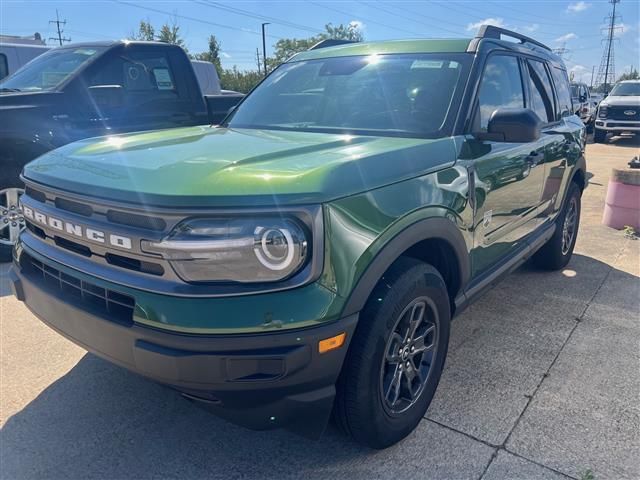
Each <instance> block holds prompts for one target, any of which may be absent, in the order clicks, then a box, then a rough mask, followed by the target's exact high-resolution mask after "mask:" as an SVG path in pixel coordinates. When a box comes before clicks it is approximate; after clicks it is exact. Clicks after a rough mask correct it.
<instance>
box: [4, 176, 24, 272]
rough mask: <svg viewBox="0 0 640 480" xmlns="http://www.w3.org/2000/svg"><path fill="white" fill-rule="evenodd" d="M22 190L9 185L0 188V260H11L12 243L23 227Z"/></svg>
mask: <svg viewBox="0 0 640 480" xmlns="http://www.w3.org/2000/svg"><path fill="white" fill-rule="evenodd" d="M23 192H24V190H22V189H21V188H17V187H9V188H5V189H4V190H0V262H9V261H11V251H12V249H13V244H14V243H16V241H17V240H18V236H19V235H20V232H21V231H22V229H23V228H24V217H23V216H22V211H21V209H20V196H21V195H22V193H23Z"/></svg>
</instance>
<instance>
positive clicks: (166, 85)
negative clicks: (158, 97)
mask: <svg viewBox="0 0 640 480" xmlns="http://www.w3.org/2000/svg"><path fill="white" fill-rule="evenodd" d="M153 76H154V77H155V79H156V85H158V90H173V82H172V81H171V75H170V74H169V69H168V68H154V69H153Z"/></svg>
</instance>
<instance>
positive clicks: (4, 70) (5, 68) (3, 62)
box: [0, 53, 9, 80]
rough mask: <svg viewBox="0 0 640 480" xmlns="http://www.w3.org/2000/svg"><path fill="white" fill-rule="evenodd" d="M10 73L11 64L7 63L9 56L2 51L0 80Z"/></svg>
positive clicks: (0, 54) (0, 56) (0, 55)
mask: <svg viewBox="0 0 640 480" xmlns="http://www.w3.org/2000/svg"><path fill="white" fill-rule="evenodd" d="M7 75H9V65H8V64H7V56H6V55H5V54H4V53H0V80H2V79H3V78H4V77H6V76H7Z"/></svg>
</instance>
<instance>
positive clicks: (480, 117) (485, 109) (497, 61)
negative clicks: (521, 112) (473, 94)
mask: <svg viewBox="0 0 640 480" xmlns="http://www.w3.org/2000/svg"><path fill="white" fill-rule="evenodd" d="M500 107H505V108H522V107H524V93H523V90H522V79H521V76H520V67H519V65H518V59H517V58H516V57H514V56H511V55H493V56H491V57H489V59H488V60H487V63H486V65H485V67H484V72H483V73H482V79H481V80H480V90H479V93H478V110H477V113H476V115H475V117H476V118H475V122H474V123H475V125H476V127H479V129H480V131H486V130H487V125H488V123H489V118H490V117H491V114H492V113H493V112H494V111H495V110H497V109H498V108H500ZM474 131H476V132H477V131H478V128H474Z"/></svg>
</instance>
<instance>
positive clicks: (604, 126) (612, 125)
mask: <svg viewBox="0 0 640 480" xmlns="http://www.w3.org/2000/svg"><path fill="white" fill-rule="evenodd" d="M596 128H597V129H599V130H606V131H609V132H640V122H625V121H623V120H607V119H600V118H598V119H596Z"/></svg>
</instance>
